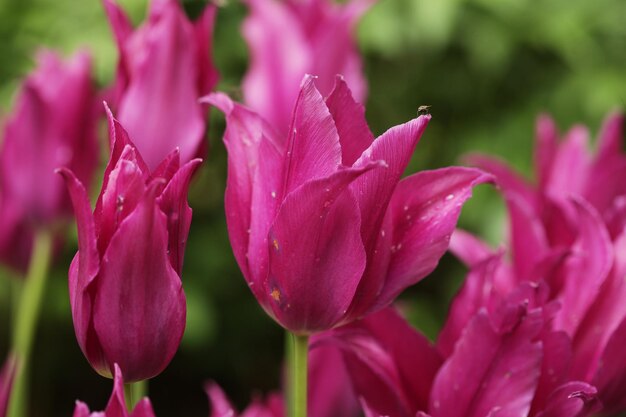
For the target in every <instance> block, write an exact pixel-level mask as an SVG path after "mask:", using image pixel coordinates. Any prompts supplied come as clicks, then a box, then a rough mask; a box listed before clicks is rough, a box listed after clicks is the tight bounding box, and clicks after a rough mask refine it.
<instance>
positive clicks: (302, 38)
mask: <svg viewBox="0 0 626 417" xmlns="http://www.w3.org/2000/svg"><path fill="white" fill-rule="evenodd" d="M374 2H375V0H350V1H348V2H346V3H345V4H342V5H340V4H336V3H335V2H334V1H333V0H304V1H299V0H287V1H278V0H246V4H247V5H248V7H249V9H250V14H249V15H248V17H247V18H246V20H245V22H244V25H243V35H244V37H245V38H246V41H247V42H248V46H249V48H250V55H251V64H250V68H249V70H248V72H247V74H246V75H245V77H244V80H243V94H244V99H245V103H246V104H247V105H248V106H249V107H250V108H251V109H252V110H254V111H255V112H257V113H258V114H259V115H261V116H262V117H263V118H264V119H265V120H267V121H268V122H270V124H271V125H272V126H274V127H275V128H276V129H277V130H278V132H280V133H285V132H287V129H288V128H289V124H290V122H291V110H292V108H293V105H294V103H295V101H296V99H297V97H298V92H299V90H300V88H299V87H300V81H301V80H302V77H303V76H304V75H305V74H316V75H318V76H319V78H318V79H317V80H316V81H315V84H316V86H317V88H318V89H319V90H320V92H321V93H322V95H324V96H326V95H328V94H329V93H330V92H331V91H332V89H333V83H334V80H335V75H336V74H343V75H344V76H345V77H346V81H347V83H348V85H349V86H350V89H351V90H352V91H353V92H354V96H355V98H356V99H357V101H358V102H364V101H365V96H366V93H367V91H366V90H367V83H366V80H365V76H364V75H363V69H362V66H363V65H362V62H361V57H360V55H359V52H358V50H357V46H356V42H355V40H354V39H353V32H354V26H355V25H356V23H357V22H358V20H359V19H360V18H361V16H362V15H363V13H365V12H366V11H367V9H368V8H369V7H370V6H371V5H372V3H374Z"/></svg>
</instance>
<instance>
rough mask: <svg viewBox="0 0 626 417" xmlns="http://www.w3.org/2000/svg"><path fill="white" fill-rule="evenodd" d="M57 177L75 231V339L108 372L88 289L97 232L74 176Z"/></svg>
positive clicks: (96, 260)
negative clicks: (63, 188)
mask: <svg viewBox="0 0 626 417" xmlns="http://www.w3.org/2000/svg"><path fill="white" fill-rule="evenodd" d="M58 172H59V174H61V175H62V176H63V179H64V180H65V183H66V185H67V188H68V191H69V194H70V197H71V198H72V204H73V205H74V215H75V217H76V224H77V229H78V249H79V250H78V253H77V254H76V256H75V257H74V260H73V261H72V264H71V266H70V270H69V293H70V307H71V309H72V320H73V322H74V331H75V332H76V339H78V344H79V345H80V348H81V349H82V351H83V353H84V354H85V356H86V357H87V359H88V360H89V363H91V364H92V366H93V367H94V368H96V369H97V370H98V371H99V372H106V373H108V372H109V370H108V365H107V364H106V360H105V359H104V357H103V355H102V351H101V349H100V346H99V343H98V341H97V336H96V334H95V332H94V329H93V325H92V299H91V295H90V286H91V285H92V283H93V281H94V279H95V277H96V276H97V275H98V272H99V270H100V256H99V254H98V248H97V242H96V233H95V226H94V221H93V217H92V214H91V207H90V205H89V198H88V196H87V191H86V190H85V188H84V187H83V185H82V184H81V183H80V181H78V179H77V178H76V177H75V176H74V174H73V173H72V172H71V171H69V170H67V169H65V168H62V169H60V170H59V171H58Z"/></svg>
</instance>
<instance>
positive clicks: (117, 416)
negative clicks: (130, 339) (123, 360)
mask: <svg viewBox="0 0 626 417" xmlns="http://www.w3.org/2000/svg"><path fill="white" fill-rule="evenodd" d="M113 374H114V375H115V378H114V380H113V392H111V398H110V399H109V402H108V403H107V406H106V408H105V409H104V411H102V412H93V413H91V412H89V407H88V406H87V404H85V403H83V402H81V401H76V407H75V408H74V417H154V411H153V410H152V404H150V400H149V399H148V398H143V399H142V400H140V401H139V402H138V403H137V405H136V406H135V408H134V410H133V411H132V413H129V412H128V410H127V409H126V401H125V399H124V378H123V376H122V371H121V370H120V367H119V366H117V364H115V365H114V371H113Z"/></svg>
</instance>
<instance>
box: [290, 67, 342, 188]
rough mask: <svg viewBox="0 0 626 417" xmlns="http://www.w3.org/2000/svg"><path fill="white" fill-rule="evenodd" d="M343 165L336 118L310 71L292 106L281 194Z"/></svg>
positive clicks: (327, 174) (324, 175)
mask: <svg viewBox="0 0 626 417" xmlns="http://www.w3.org/2000/svg"><path fill="white" fill-rule="evenodd" d="M340 165H341V146H340V144H339V135H338V133H337V128H336V127H335V121H334V120H333V116H332V115H331V114H330V112H329V109H328V107H327V106H326V103H325V102H324V98H323V97H322V95H321V94H320V92H319V91H318V90H317V88H315V85H314V83H313V77H312V76H310V75H307V76H305V77H304V79H303V80H302V87H301V89H300V94H299V95H298V99H297V100H296V104H295V107H294V110H293V120H292V122H291V130H290V131H289V136H288V139H287V155H286V159H285V174H284V175H285V177H284V181H285V183H284V186H283V189H282V193H280V194H279V198H281V199H284V198H285V197H286V196H287V194H289V193H290V192H291V191H293V190H295V189H296V188H298V187H299V186H300V185H302V184H304V183H305V182H306V181H310V180H313V179H318V178H324V177H327V176H329V175H330V174H332V173H333V172H335V171H336V170H337V168H338V167H339V166H340Z"/></svg>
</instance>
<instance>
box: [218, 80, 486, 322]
mask: <svg viewBox="0 0 626 417" xmlns="http://www.w3.org/2000/svg"><path fill="white" fill-rule="evenodd" d="M206 101H207V102H209V103H211V104H213V105H214V106H216V107H218V108H219V109H220V110H222V111H223V112H224V113H225V114H226V120H227V129H226V132H225V135H224V142H225V144H226V148H227V150H228V180H227V190H226V197H225V199H226V220H227V223H228V230H229V236H230V240H231V245H232V247H233V251H234V253H235V258H236V259H237V262H238V263H239V267H240V268H241V270H242V272H243V275H244V277H245V279H246V280H247V282H248V285H249V286H250V288H251V290H252V292H253V293H254V295H255V296H256V297H257V299H258V300H259V302H260V303H261V305H262V306H263V308H264V309H265V310H266V311H267V312H268V314H270V315H271V316H272V317H273V318H274V319H275V320H276V321H277V322H278V323H280V324H281V325H282V326H283V327H285V328H286V329H288V330H290V331H292V332H294V333H298V334H309V333H312V332H316V331H321V330H325V329H330V328H332V327H335V326H337V325H340V324H342V323H348V322H350V321H353V320H355V319H357V318H359V317H361V316H363V315H365V314H367V313H369V312H372V311H375V310H378V309H380V308H383V307H385V306H386V305H388V304H389V303H391V302H392V301H393V300H394V299H395V297H396V296H397V295H398V294H399V293H400V292H401V291H402V290H403V289H404V288H406V287H407V286H409V285H412V284H414V283H416V282H417V281H419V280H420V279H422V278H423V277H425V276H426V275H428V274H429V273H430V272H431V271H432V270H433V269H434V268H435V266H436V265H437V262H438V261H439V258H440V257H441V256H442V255H443V253H444V252H445V251H446V249H447V247H448V240H449V236H450V233H451V232H452V231H453V229H454V227H455V225H456V222H457V219H458V216H459V214H460V211H461V207H462V205H463V202H464V201H465V200H467V199H468V198H469V197H470V195H471V190H472V188H473V187H474V186H475V185H476V184H479V183H482V182H485V181H488V180H489V178H490V177H489V176H488V175H485V174H484V173H483V172H481V171H478V170H475V169H470V168H457V167H452V168H445V169H441V170H436V171H424V172H421V173H419V174H415V175H412V176H410V177H408V178H405V179H403V180H400V179H401V176H402V173H403V172H404V169H405V168H406V166H407V164H408V162H409V159H410V157H411V154H412V153H413V149H414V148H415V145H416V144H417V142H418V141H419V138H420V137H421V135H422V132H423V131H424V129H425V128H426V125H427V124H428V121H429V120H430V116H429V115H426V116H420V117H418V118H416V119H414V120H411V121H409V122H407V123H405V124H403V125H400V126H396V127H393V128H391V129H390V130H388V131H387V132H386V133H384V134H383V135H381V136H379V137H378V138H376V139H374V136H373V135H372V133H371V132H370V130H369V128H368V126H367V123H366V122H365V119H364V109H363V107H362V106H361V105H359V104H357V103H356V102H355V101H354V100H353V98H352V96H351V94H350V90H349V89H348V87H347V85H346V83H345V82H344V81H343V80H342V79H341V78H338V79H337V84H336V86H335V88H334V89H333V91H332V92H331V94H330V95H329V96H328V97H327V98H326V99H325V100H324V98H323V97H322V95H321V94H320V92H319V91H318V90H317V88H316V87H315V85H314V82H313V78H312V77H310V76H307V77H305V78H304V81H303V83H302V88H301V90H300V94H299V96H298V100H297V102H296V104H295V108H294V111H293V123H292V125H291V127H290V129H289V132H290V133H289V135H288V137H283V136H280V135H277V134H276V133H275V132H274V130H273V129H272V127H271V126H270V125H269V124H268V123H267V122H266V121H264V120H263V119H262V118H261V117H260V116H259V115H257V114H256V113H254V112H253V111H251V110H249V109H247V108H246V107H243V106H241V105H239V104H236V103H234V102H232V101H231V100H230V99H229V98H228V97H227V96H226V95H224V94H213V95H211V96H209V97H208V98H207V99H206Z"/></svg>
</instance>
